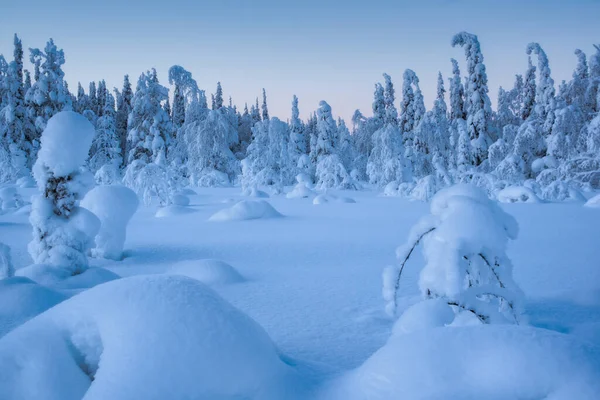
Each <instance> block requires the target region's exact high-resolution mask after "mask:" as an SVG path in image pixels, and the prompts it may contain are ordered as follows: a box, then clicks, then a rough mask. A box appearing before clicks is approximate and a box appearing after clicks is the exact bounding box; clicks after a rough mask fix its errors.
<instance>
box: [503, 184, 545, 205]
mask: <svg viewBox="0 0 600 400" xmlns="http://www.w3.org/2000/svg"><path fill="white" fill-rule="evenodd" d="M497 197H498V201H499V202H501V203H539V202H540V201H541V200H540V198H539V197H538V196H537V195H536V194H535V193H534V192H533V190H531V189H530V188H528V187H525V186H510V187H507V188H504V189H502V190H501V191H499V192H498V195H497Z"/></svg>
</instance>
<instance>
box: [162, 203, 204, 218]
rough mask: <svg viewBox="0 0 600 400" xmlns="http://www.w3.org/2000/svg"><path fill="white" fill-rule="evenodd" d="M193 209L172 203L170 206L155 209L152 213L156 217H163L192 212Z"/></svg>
mask: <svg viewBox="0 0 600 400" xmlns="http://www.w3.org/2000/svg"><path fill="white" fill-rule="evenodd" d="M194 211H195V210H194V209H193V208H189V207H184V206H178V205H176V204H172V205H170V206H165V207H161V208H159V209H158V211H156V214H155V215H154V216H155V217H156V218H165V217H174V216H177V215H185V214H189V213H193V212H194Z"/></svg>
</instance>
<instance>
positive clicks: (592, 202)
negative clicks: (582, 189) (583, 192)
mask: <svg viewBox="0 0 600 400" xmlns="http://www.w3.org/2000/svg"><path fill="white" fill-rule="evenodd" d="M584 205H585V206H586V207H591V208H600V194H597V195H596V196H594V197H592V198H591V199H589V200H588V201H586V202H585V204H584Z"/></svg>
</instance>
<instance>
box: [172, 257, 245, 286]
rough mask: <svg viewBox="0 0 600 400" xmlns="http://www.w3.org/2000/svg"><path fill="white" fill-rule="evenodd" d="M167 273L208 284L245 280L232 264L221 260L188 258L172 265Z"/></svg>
mask: <svg viewBox="0 0 600 400" xmlns="http://www.w3.org/2000/svg"><path fill="white" fill-rule="evenodd" d="M167 273H169V274H175V275H183V276H187V277H189V278H193V279H196V280H199V281H200V282H202V283H205V284H207V285H216V284H228V283H237V282H243V281H244V278H243V277H242V275H240V273H239V272H238V271H237V270H236V269H235V268H233V267H232V266H231V265H229V264H227V263H226V262H223V261H220V260H186V261H180V262H178V263H176V264H174V265H172V266H171V267H170V268H169V269H168V270H167Z"/></svg>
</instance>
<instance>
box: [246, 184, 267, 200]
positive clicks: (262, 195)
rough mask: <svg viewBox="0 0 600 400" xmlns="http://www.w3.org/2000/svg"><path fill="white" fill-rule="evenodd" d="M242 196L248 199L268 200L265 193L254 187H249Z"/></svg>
mask: <svg viewBox="0 0 600 400" xmlns="http://www.w3.org/2000/svg"><path fill="white" fill-rule="evenodd" d="M244 194H245V195H246V196H248V197H256V198H259V199H268V198H269V194H268V193H267V192H265V191H262V190H259V189H257V188H255V187H251V188H250V189H248V190H247V191H246V193H244Z"/></svg>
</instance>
